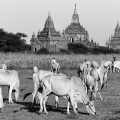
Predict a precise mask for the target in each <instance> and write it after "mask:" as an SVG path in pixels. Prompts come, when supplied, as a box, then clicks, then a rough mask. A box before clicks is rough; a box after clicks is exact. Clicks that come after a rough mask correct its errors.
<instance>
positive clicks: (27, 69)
mask: <svg viewBox="0 0 120 120" xmlns="http://www.w3.org/2000/svg"><path fill="white" fill-rule="evenodd" d="M0 56H1V59H0V64H3V63H6V64H7V65H8V69H16V70H18V71H19V75H20V99H19V102H18V103H15V104H7V98H8V88H7V87H4V88H3V96H4V103H5V107H4V108H3V110H2V112H1V113H0V120H69V119H80V120H119V119H120V73H110V74H108V86H107V88H104V89H103V90H102V96H103V98H104V100H103V101H100V99H99V97H98V98H97V100H96V102H95V107H96V112H97V115H95V116H93V115H88V114H87V112H86V110H85V108H84V105H82V104H79V114H78V115H77V116H76V115H74V114H73V112H72V108H71V115H69V116H68V115H67V114H66V100H65V99H63V98H60V104H59V107H58V109H56V108H55V100H54V96H53V95H51V96H50V97H49V99H48V101H47V110H48V112H49V113H48V115H45V114H39V113H38V110H39V105H35V106H34V107H33V108H32V107H31V100H32V96H29V97H27V98H26V99H25V100H24V101H23V97H24V95H25V94H26V93H28V92H32V90H33V81H32V74H33V70H32V68H33V66H34V65H37V66H38V67H39V69H45V70H50V65H49V60H50V58H52V57H55V58H56V60H57V61H58V62H59V63H60V66H61V69H60V72H62V73H65V74H67V75H69V76H73V75H74V76H77V68H78V67H79V64H80V63H81V62H82V61H83V60H84V59H87V60H95V61H97V62H98V63H99V64H100V63H101V62H102V61H104V60H112V56H113V54H109V55H101V54H99V55H74V54H73V55H35V54H34V55H33V54H22V53H6V54H5V53H0ZM114 56H116V58H117V59H118V60H119V59H120V58H119V54H118V55H114Z"/></svg>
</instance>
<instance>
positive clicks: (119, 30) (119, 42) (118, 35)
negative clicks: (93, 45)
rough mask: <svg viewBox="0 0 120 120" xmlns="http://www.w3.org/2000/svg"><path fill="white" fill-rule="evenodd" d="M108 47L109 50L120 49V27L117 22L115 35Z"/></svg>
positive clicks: (108, 42) (110, 39)
mask: <svg viewBox="0 0 120 120" xmlns="http://www.w3.org/2000/svg"><path fill="white" fill-rule="evenodd" d="M107 46H108V47H109V48H114V49H120V25H119V22H117V25H116V27H115V30H114V34H113V35H112V36H111V37H110V38H109V41H107Z"/></svg>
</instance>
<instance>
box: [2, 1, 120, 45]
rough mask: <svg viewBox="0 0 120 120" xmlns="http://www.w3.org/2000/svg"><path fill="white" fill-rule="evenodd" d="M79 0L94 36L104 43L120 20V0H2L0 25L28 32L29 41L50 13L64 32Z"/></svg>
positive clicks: (80, 10) (83, 18)
mask: <svg viewBox="0 0 120 120" xmlns="http://www.w3.org/2000/svg"><path fill="white" fill-rule="evenodd" d="M75 3H76V4H77V11H78V14H79V20H80V24H82V25H83V26H84V27H85V29H86V30H87V31H88V33H89V36H90V39H93V40H94V41H96V42H97V43H99V44H101V45H104V44H105V42H106V41H107V40H108V39H109V36H111V35H112V34H113V33H114V29H115V26H116V24H117V22H120V0H0V28H3V29H4V30H5V31H8V32H13V33H17V32H22V33H26V34H27V35H28V37H27V38H26V39H27V41H29V40H30V38H31V35H32V33H33V32H35V33H36V34H37V32H38V30H42V29H43V27H44V23H45V20H46V18H47V16H48V13H50V14H51V16H52V18H53V21H54V24H55V28H56V30H57V31H60V32H62V30H64V29H65V28H66V27H67V26H68V25H69V24H70V22H71V17H72V14H73V10H74V5H75Z"/></svg>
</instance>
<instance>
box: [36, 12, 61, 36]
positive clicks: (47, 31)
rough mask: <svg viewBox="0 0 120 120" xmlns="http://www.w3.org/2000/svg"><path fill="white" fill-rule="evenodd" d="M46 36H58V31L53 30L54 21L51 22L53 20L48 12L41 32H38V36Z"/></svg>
mask: <svg viewBox="0 0 120 120" xmlns="http://www.w3.org/2000/svg"><path fill="white" fill-rule="evenodd" d="M48 36H59V37H60V33H59V32H57V31H56V30H55V27H54V23H53V20H52V18H51V16H50V14H48V17H47V19H46V21H45V25H44V28H43V30H42V31H41V32H39V35H38V37H48Z"/></svg>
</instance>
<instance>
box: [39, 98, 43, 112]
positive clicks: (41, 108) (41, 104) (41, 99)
mask: <svg viewBox="0 0 120 120" xmlns="http://www.w3.org/2000/svg"><path fill="white" fill-rule="evenodd" d="M39 100H40V110H39V113H42V112H43V97H42V96H40V98H39Z"/></svg>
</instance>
